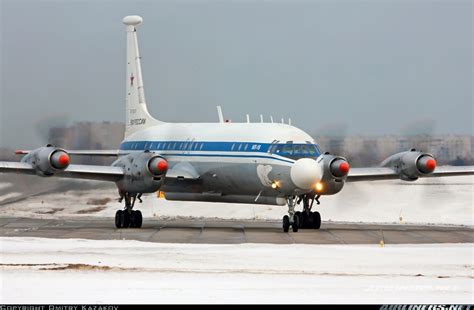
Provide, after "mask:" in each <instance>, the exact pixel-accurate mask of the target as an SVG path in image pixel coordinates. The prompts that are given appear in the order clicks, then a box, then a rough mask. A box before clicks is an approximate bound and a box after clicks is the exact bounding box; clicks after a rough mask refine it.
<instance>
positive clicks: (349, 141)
mask: <svg viewBox="0 0 474 310" xmlns="http://www.w3.org/2000/svg"><path fill="white" fill-rule="evenodd" d="M316 140H317V142H318V143H319V145H320V148H321V149H322V150H323V151H328V152H330V153H333V154H338V155H341V156H345V157H347V158H348V159H349V160H350V161H351V162H352V164H353V165H355V166H360V165H374V164H377V163H380V162H381V161H382V160H384V159H385V158H387V157H388V156H390V155H392V154H395V153H398V152H402V151H408V150H410V149H412V148H415V149H417V150H420V151H423V152H428V153H431V154H433V155H434V156H435V158H436V159H437V160H438V162H439V163H440V164H451V163H465V164H468V163H472V161H473V160H474V156H473V154H474V151H473V148H474V145H473V144H474V137H473V136H467V135H441V136H429V135H417V136H394V135H387V136H380V137H373V136H347V137H317V138H316Z"/></svg>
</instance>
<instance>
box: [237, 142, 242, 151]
mask: <svg viewBox="0 0 474 310" xmlns="http://www.w3.org/2000/svg"><path fill="white" fill-rule="evenodd" d="M241 148H242V143H239V149H238V151H240V149H241Z"/></svg>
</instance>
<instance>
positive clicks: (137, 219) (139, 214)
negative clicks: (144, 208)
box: [133, 210, 143, 228]
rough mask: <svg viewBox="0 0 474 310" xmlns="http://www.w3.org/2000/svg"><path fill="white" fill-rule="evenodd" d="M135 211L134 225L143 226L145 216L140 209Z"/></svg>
mask: <svg viewBox="0 0 474 310" xmlns="http://www.w3.org/2000/svg"><path fill="white" fill-rule="evenodd" d="M133 213H134V222H133V227H136V228H141V227H142V224H143V216H142V212H141V211H140V210H136V211H133Z"/></svg>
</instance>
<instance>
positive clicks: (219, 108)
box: [217, 105, 224, 123]
mask: <svg viewBox="0 0 474 310" xmlns="http://www.w3.org/2000/svg"><path fill="white" fill-rule="evenodd" d="M217 115H218V116H219V123H224V114H222V107H221V106H220V105H218V106H217Z"/></svg>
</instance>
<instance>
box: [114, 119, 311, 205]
mask: <svg viewBox="0 0 474 310" xmlns="http://www.w3.org/2000/svg"><path fill="white" fill-rule="evenodd" d="M144 150H149V151H151V152H156V153H158V154H160V155H162V156H163V157H165V158H166V160H167V161H168V162H169V166H170V170H173V169H175V170H179V169H180V168H181V169H187V170H191V173H194V174H195V175H197V176H199V179H200V181H199V182H195V183H194V184H193V183H191V184H190V185H189V186H183V185H186V184H168V183H166V182H165V184H164V185H163V188H162V189H163V191H164V192H165V197H166V198H168V199H169V198H171V199H173V197H174V196H176V195H178V196H179V197H177V199H179V200H188V199H186V197H187V196H186V195H188V196H189V195H191V196H189V197H188V198H189V200H205V201H232V202H234V201H235V202H256V203H259V202H260V203H269V200H268V199H267V197H268V198H271V199H270V200H272V201H273V200H275V198H277V197H284V196H286V195H287V191H294V190H295V188H296V187H295V185H294V184H293V182H292V181H291V178H290V173H289V170H290V169H291V166H292V165H293V163H294V162H295V160H296V159H298V158H306V157H309V158H314V159H316V158H317V157H318V156H319V155H320V151H319V149H318V148H317V146H316V145H315V143H314V140H313V138H311V136H309V135H308V134H307V133H305V132H304V131H302V130H300V129H298V128H296V127H294V126H290V125H287V124H277V123H162V124H160V125H156V126H152V127H148V128H145V129H143V130H140V131H137V132H136V133H134V134H133V135H130V136H129V137H127V139H125V140H124V141H123V142H122V144H121V147H120V151H121V152H126V153H131V152H140V151H141V152H143V151H144ZM276 180H278V182H279V183H280V187H279V189H278V190H275V189H274V188H272V183H273V182H275V181H276ZM257 195H259V196H261V198H260V197H259V199H257V201H255V198H256V197H257ZM207 196H209V197H208V198H205V197H207ZM234 198H235V199H234ZM259 200H260V201H259ZM276 203H277V204H282V203H284V201H282V200H280V201H278V202H276Z"/></svg>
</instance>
